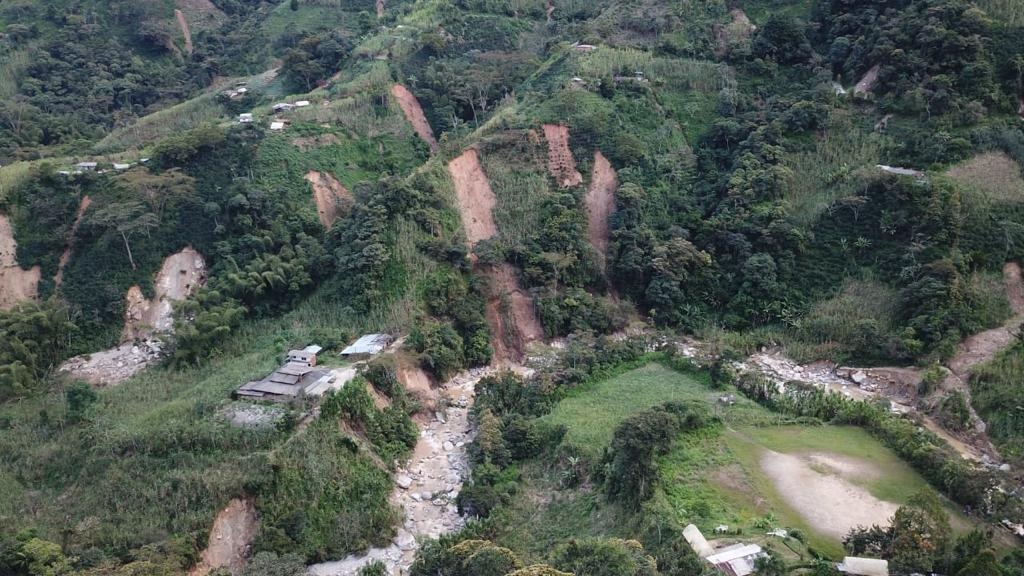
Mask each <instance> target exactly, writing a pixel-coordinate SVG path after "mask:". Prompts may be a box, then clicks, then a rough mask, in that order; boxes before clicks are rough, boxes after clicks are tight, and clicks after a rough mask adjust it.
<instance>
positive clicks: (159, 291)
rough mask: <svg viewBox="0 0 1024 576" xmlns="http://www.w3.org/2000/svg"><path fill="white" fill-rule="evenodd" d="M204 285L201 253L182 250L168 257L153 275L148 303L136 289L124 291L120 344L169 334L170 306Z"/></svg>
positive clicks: (204, 266)
mask: <svg viewBox="0 0 1024 576" xmlns="http://www.w3.org/2000/svg"><path fill="white" fill-rule="evenodd" d="M205 283H206V261H205V260H204V259H203V256H202V254H200V253H199V252H196V251H195V250H193V249H192V248H184V249H183V250H181V251H180V252H178V253H176V254H171V255H170V256H168V257H167V258H166V259H165V260H164V263H163V266H161V267H160V271H159V272H158V273H157V275H156V281H155V282H154V292H155V295H154V297H153V299H152V300H149V299H147V298H146V297H145V296H143V294H142V289H141V288H139V287H138V286H132V287H131V288H129V289H128V296H127V301H128V304H127V306H126V308H125V313H124V330H123V331H122V332H121V341H122V342H127V341H129V340H134V339H141V338H150V337H152V336H154V335H156V334H160V333H166V332H170V331H171V329H172V328H173V327H174V318H173V316H172V312H173V310H172V307H173V304H174V303H175V302H179V301H181V300H185V299H186V298H188V297H189V296H191V295H192V294H194V293H195V291H196V290H198V289H199V288H200V287H201V286H202V285H203V284H205Z"/></svg>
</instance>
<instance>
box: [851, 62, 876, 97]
mask: <svg viewBox="0 0 1024 576" xmlns="http://www.w3.org/2000/svg"><path fill="white" fill-rule="evenodd" d="M881 70H882V66H881V65H880V64H875V65H874V66H873V67H872V68H871V70H868V71H867V73H866V74H864V77H863V78H861V79H860V82H857V85H856V86H854V88H853V93H854V94H868V93H870V92H871V91H872V90H874V88H875V84H878V73H879V72H880V71H881Z"/></svg>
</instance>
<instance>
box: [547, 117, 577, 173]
mask: <svg viewBox="0 0 1024 576" xmlns="http://www.w3.org/2000/svg"><path fill="white" fill-rule="evenodd" d="M543 128H544V139H545V140H547V141H548V172H550V173H551V177H552V178H554V179H555V181H556V182H558V186H559V187H560V188H571V187H573V186H579V185H580V184H582V183H583V175H582V174H580V172H579V170H577V169H576V159H575V158H573V156H572V150H571V149H570V148H569V127H568V126H563V125H561V124H545V125H544V126H543Z"/></svg>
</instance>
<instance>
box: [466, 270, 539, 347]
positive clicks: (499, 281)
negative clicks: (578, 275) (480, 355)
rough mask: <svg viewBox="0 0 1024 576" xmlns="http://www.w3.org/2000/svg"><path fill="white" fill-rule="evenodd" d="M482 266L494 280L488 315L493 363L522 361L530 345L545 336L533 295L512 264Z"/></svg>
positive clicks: (492, 280) (491, 283)
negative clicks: (525, 288)
mask: <svg viewBox="0 0 1024 576" xmlns="http://www.w3.org/2000/svg"><path fill="white" fill-rule="evenodd" d="M479 268H480V270H481V271H482V272H483V273H484V274H486V275H487V278H488V280H489V281H490V293H489V294H488V298H487V306H486V318H487V323H488V326H489V327H490V329H491V347H492V348H494V360H493V362H494V364H495V365H502V364H507V363H509V362H518V361H521V360H522V359H523V358H525V356H526V345H527V344H529V343H530V342H536V341H538V340H540V339H542V338H544V328H543V327H542V326H541V325H540V320H538V319H537V311H536V308H535V307H534V304H533V298H532V297H531V296H530V295H529V294H528V293H527V292H526V291H525V290H523V289H522V288H521V287H520V286H519V278H518V277H517V275H516V270H515V268H513V267H512V265H511V264H508V263H502V264H499V265H497V266H481V267H479Z"/></svg>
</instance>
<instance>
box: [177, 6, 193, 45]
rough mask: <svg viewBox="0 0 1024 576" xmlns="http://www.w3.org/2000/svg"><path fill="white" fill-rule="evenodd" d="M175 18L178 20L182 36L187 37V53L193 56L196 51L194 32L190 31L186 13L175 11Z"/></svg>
mask: <svg viewBox="0 0 1024 576" xmlns="http://www.w3.org/2000/svg"><path fill="white" fill-rule="evenodd" d="M174 17H175V18H177V19H178V26H180V27H181V35H182V36H184V37H185V53H186V54H188V55H189V56H191V55H192V51H193V50H194V48H193V46H192V32H190V31H189V29H188V20H185V13H184V12H182V11H181V10H177V9H175V11H174Z"/></svg>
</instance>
